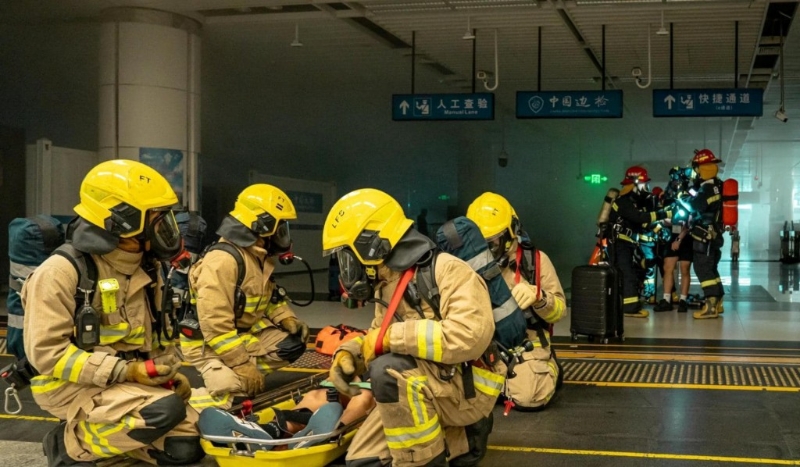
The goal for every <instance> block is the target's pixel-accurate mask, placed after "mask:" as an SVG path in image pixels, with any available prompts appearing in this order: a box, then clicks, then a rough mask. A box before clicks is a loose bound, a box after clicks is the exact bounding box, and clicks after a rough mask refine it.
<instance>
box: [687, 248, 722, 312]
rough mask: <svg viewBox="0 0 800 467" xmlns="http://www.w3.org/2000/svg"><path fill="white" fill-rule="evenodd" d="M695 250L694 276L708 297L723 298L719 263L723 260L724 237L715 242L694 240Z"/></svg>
mask: <svg viewBox="0 0 800 467" xmlns="http://www.w3.org/2000/svg"><path fill="white" fill-rule="evenodd" d="M692 241H693V243H692V246H693V248H694V274H695V275H696V276H697V280H698V281H700V287H702V288H703V295H705V296H706V297H722V296H723V295H724V294H725V292H724V290H723V289H722V279H721V278H720V276H719V270H718V266H719V261H720V259H722V245H723V240H722V236H718V237H717V238H715V239H713V240H709V241H707V242H701V241H699V240H697V239H693V240H692Z"/></svg>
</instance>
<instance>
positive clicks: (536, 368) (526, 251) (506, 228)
mask: <svg viewBox="0 0 800 467" xmlns="http://www.w3.org/2000/svg"><path fill="white" fill-rule="evenodd" d="M467 217H468V218H469V219H471V220H472V221H473V222H475V224H477V225H478V227H479V228H480V229H481V233H483V237H484V238H485V239H486V241H487V242H488V243H489V250H490V251H491V252H492V255H493V256H494V258H495V259H496V260H498V262H499V265H500V267H501V268H502V274H503V279H505V282H506V284H507V285H508V287H509V289H511V294H512V295H513V297H514V299H515V300H516V302H517V304H518V305H519V307H520V308H521V309H523V310H525V315H526V318H527V321H528V339H529V340H530V341H531V342H533V345H534V348H533V350H532V351H530V352H525V353H523V354H522V357H523V359H524V360H525V363H524V364H522V365H520V364H517V365H516V366H515V367H514V371H515V372H516V374H517V376H516V377H515V378H511V379H508V380H507V381H506V387H505V391H504V395H505V397H506V398H508V399H511V400H512V401H513V402H514V404H515V405H514V408H515V409H517V410H541V409H543V408H544V407H545V406H546V405H547V403H549V402H550V400H551V399H552V397H553V395H554V394H555V392H556V389H558V387H559V386H560V385H561V380H562V379H563V375H562V374H561V369H560V366H559V364H558V362H557V361H556V356H555V351H554V350H553V349H552V347H551V346H550V333H549V329H550V326H551V325H552V324H554V323H557V322H558V321H560V320H561V319H562V318H564V316H565V315H566V313H567V300H566V297H565V296H564V290H563V289H562V288H561V282H560V281H559V280H558V274H556V269H555V267H553V263H552V262H551V261H550V258H549V257H548V256H547V255H546V254H545V253H544V252H543V251H541V250H539V249H536V248H534V247H533V245H532V243H531V241H530V239H529V237H528V235H527V233H525V231H524V230H522V226H521V224H520V221H519V218H518V217H517V213H516V211H515V210H514V208H513V207H512V206H511V204H510V203H509V202H508V200H506V199H505V198H504V197H502V196H500V195H498V194H496V193H489V192H487V193H484V194H482V195H480V196H478V197H477V198H476V199H475V201H473V202H472V204H470V205H469V208H468V209H467Z"/></svg>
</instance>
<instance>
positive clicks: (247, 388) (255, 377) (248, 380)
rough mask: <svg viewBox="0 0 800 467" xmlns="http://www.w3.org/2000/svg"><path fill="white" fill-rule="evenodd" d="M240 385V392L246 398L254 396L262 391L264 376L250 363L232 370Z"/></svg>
mask: <svg viewBox="0 0 800 467" xmlns="http://www.w3.org/2000/svg"><path fill="white" fill-rule="evenodd" d="M232 370H233V372H234V373H236V376H238V377H239V381H240V382H241V384H242V391H243V392H245V393H246V394H247V395H248V396H251V397H252V396H255V395H256V394H258V393H260V392H261V391H263V390H264V375H262V374H261V372H260V371H258V368H257V367H256V365H255V364H254V363H252V362H250V361H247V362H245V363H242V364H241V365H238V366H235V367H233V368H232Z"/></svg>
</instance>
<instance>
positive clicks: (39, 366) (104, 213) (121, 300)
mask: <svg viewBox="0 0 800 467" xmlns="http://www.w3.org/2000/svg"><path fill="white" fill-rule="evenodd" d="M177 202H178V198H177V196H175V193H174V192H173V190H172V188H171V187H170V185H169V183H168V182H167V180H166V179H164V177H162V176H161V175H160V174H159V173H158V172H156V171H155V170H153V169H151V168H150V167H147V166H146V165H144V164H141V163H139V162H134V161H128V160H113V161H107V162H103V163H101V164H99V165H97V166H96V167H94V168H93V169H91V170H90V171H89V173H88V174H87V175H86V177H85V178H84V180H83V183H82V184H81V188H80V204H78V205H77V206H76V207H75V212H76V213H77V214H78V217H77V218H76V219H75V220H74V221H73V222H72V223H71V224H70V226H69V231H68V234H67V237H68V239H70V238H71V243H68V244H66V245H63V246H61V247H59V249H58V250H56V253H55V254H54V255H53V256H51V257H50V258H48V259H47V261H45V262H44V263H43V264H42V265H41V266H40V267H39V268H38V269H36V271H35V272H34V273H33V274H32V275H31V276H29V277H28V280H27V281H26V282H25V285H24V287H23V289H22V300H23V304H24V306H25V310H26V313H25V329H26V331H25V351H26V353H27V355H28V358H29V359H30V363H31V364H32V365H33V367H34V368H36V370H38V372H39V373H41V374H40V375H39V376H36V377H35V378H33V380H32V382H31V389H32V392H33V398H34V400H35V401H36V403H37V404H39V406H40V407H42V408H43V409H44V410H46V411H48V412H49V413H51V414H52V415H53V416H55V417H58V418H59V419H61V420H65V421H64V422H62V423H61V424H59V425H58V426H57V427H56V428H54V429H53V430H52V431H50V432H48V433H47V434H46V435H45V437H44V440H43V445H44V452H45V454H46V455H47V461H48V465H49V466H50V467H55V466H67V465H94V463H93V461H94V460H97V459H102V458H107V457H112V456H116V455H120V454H124V455H125V456H128V457H133V458H136V459H139V460H143V461H145V462H149V463H152V464H156V463H157V464H162V465H164V464H170V465H182V464H189V463H194V462H197V461H198V460H199V459H201V458H202V457H203V455H204V454H203V451H202V449H201V447H200V440H199V435H198V432H197V428H196V422H197V419H198V414H197V412H196V411H195V410H194V409H193V408H191V407H190V406H188V405H187V404H186V401H187V400H188V399H189V396H190V394H191V388H190V387H189V382H188V380H187V379H186V377H184V376H183V375H181V374H180V373H178V369H179V367H180V361H179V359H178V358H176V357H175V356H174V355H175V354H174V352H170V351H171V350H172V351H174V348H173V347H170V346H169V343H168V342H163V341H162V342H158V338H157V337H156V334H157V333H156V329H154V328H155V327H156V323H158V322H160V321H161V320H159V319H157V318H158V316H157V314H158V311H157V306H156V303H155V302H156V299H155V298H154V297H155V296H156V294H155V293H154V292H157V290H156V288H155V285H154V284H155V281H156V278H155V277H154V276H155V274H154V273H155V271H154V268H150V267H149V266H150V265H151V264H152V263H153V262H154V261H169V262H172V263H173V265H174V266H176V267H177V263H178V262H179V261H178V260H179V259H180V258H186V257H188V255H186V254H184V252H183V242H182V240H181V236H180V232H179V230H178V225H177V223H176V222H175V217H174V215H173V212H172V210H171V207H172V206H173V205H174V204H176V203H177ZM98 331H99V332H98ZM164 349H166V350H164Z"/></svg>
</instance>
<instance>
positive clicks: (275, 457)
mask: <svg viewBox="0 0 800 467" xmlns="http://www.w3.org/2000/svg"><path fill="white" fill-rule="evenodd" d="M327 376H328V375H327V373H322V374H318V375H314V376H312V377H310V378H304V379H302V380H300V381H297V382H295V383H292V384H288V385H286V386H282V387H280V388H278V389H275V390H273V391H270V392H267V393H264V394H262V395H260V396H258V397H256V398H254V399H253V400H252V401H245V402H243V403H242V404H238V405H235V406H233V407H231V409H230V410H229V412H230V413H232V414H234V415H238V416H246V415H249V414H252V416H254V417H255V418H254V420H255V421H257V423H260V424H262V423H269V422H270V421H271V420H272V419H273V418H274V417H275V412H274V411H273V408H274V409H278V410H291V409H292V408H294V406H295V405H296V403H297V402H298V401H300V399H301V398H302V396H303V395H304V394H305V393H306V392H308V391H311V390H314V389H319V388H321V387H323V386H321V383H322V382H323V381H324V380H325V378H326V377H327ZM365 418H366V416H364V417H362V418H359V419H357V420H355V421H353V422H352V423H350V424H348V425H345V426H343V427H340V428H337V429H336V430H334V431H332V432H330V433H321V434H315V435H309V436H303V437H299V438H292V439H291V440H288V439H272V440H264V439H254V438H244V437H229V436H212V435H206V434H201V440H200V444H201V445H202V447H203V450H204V451H205V452H206V454H207V455H209V456H213V457H214V459H215V460H216V461H217V463H218V464H219V465H220V467H265V466H269V467H317V466H324V465H328V464H330V463H331V462H333V461H334V460H336V459H337V458H339V457H341V456H342V455H344V454H345V453H346V452H347V448H348V447H349V446H350V443H351V442H352V440H353V437H354V436H355V434H356V432H357V431H358V427H359V426H360V425H361V423H362V422H363V421H364V419H365ZM319 440H327V442H326V443H324V444H318V445H315V446H311V447H305V448H298V449H289V450H282V451H279V450H272V451H265V450H263V449H255V450H253V449H251V446H254V445H256V446H285V445H286V444H287V443H289V442H292V443H297V442H308V441H319ZM220 445H222V446H220Z"/></svg>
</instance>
